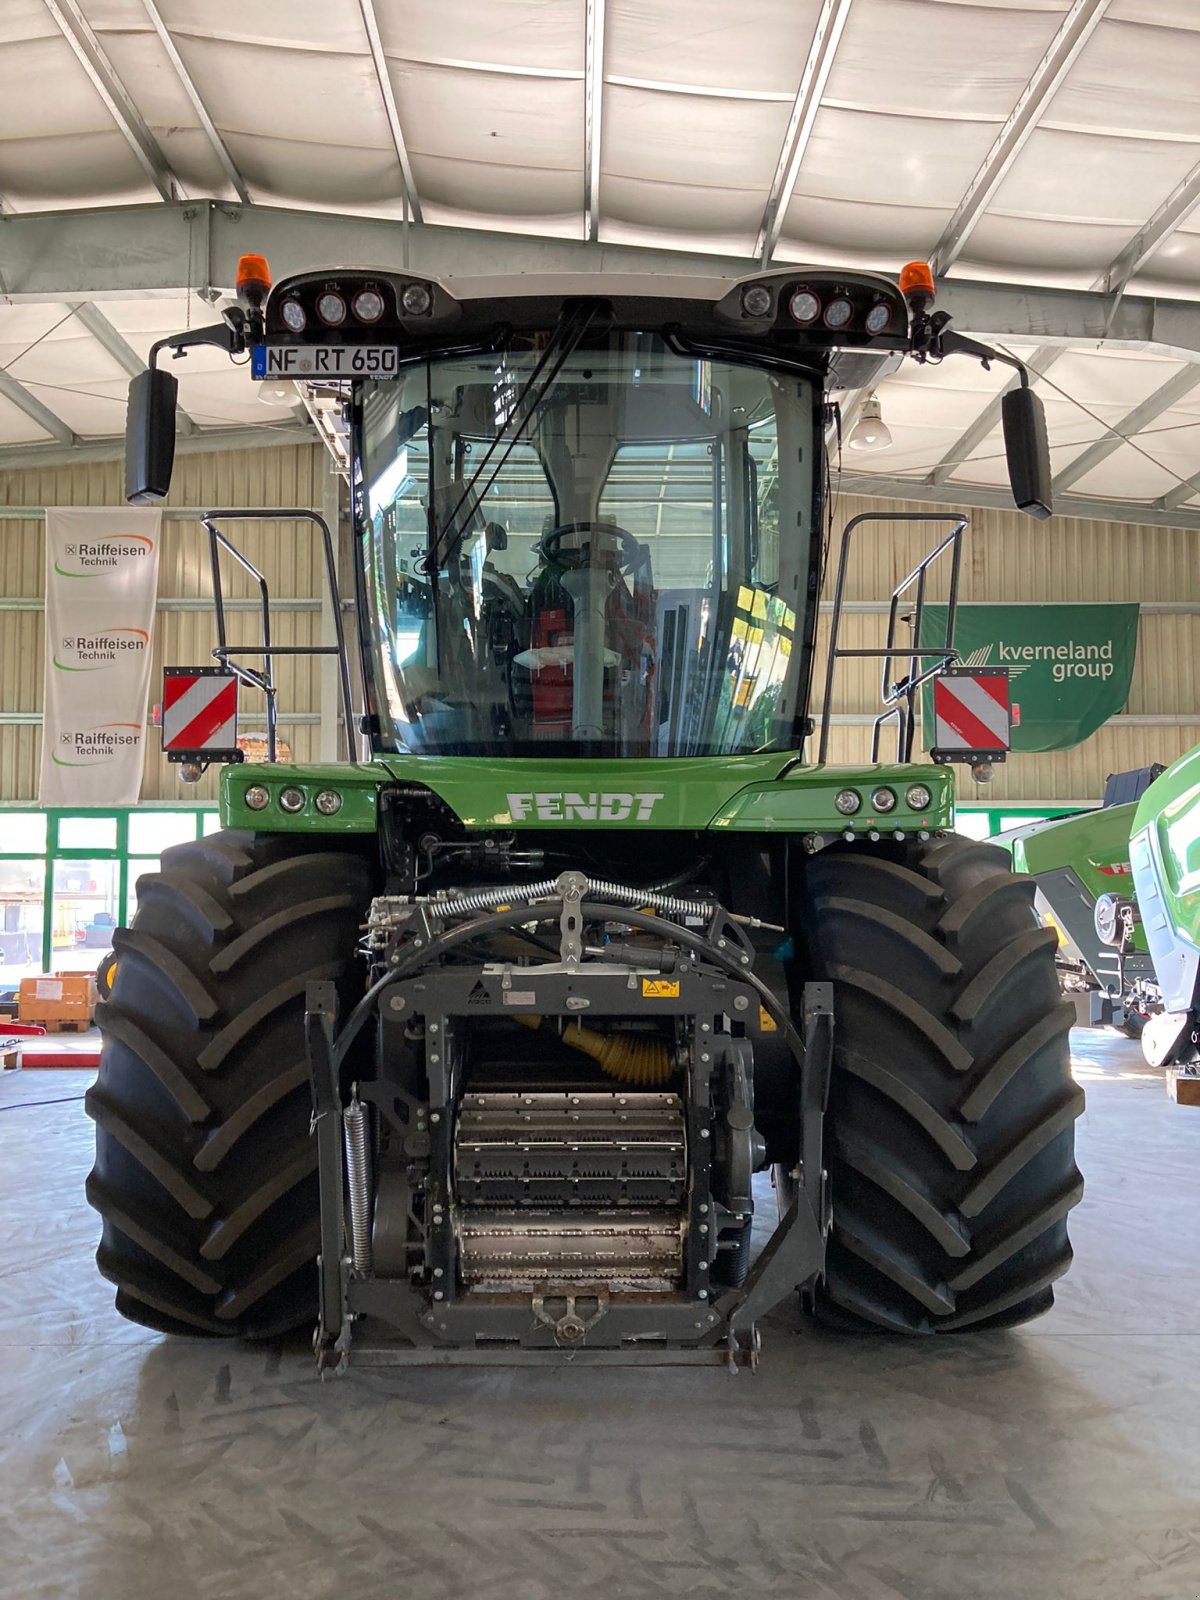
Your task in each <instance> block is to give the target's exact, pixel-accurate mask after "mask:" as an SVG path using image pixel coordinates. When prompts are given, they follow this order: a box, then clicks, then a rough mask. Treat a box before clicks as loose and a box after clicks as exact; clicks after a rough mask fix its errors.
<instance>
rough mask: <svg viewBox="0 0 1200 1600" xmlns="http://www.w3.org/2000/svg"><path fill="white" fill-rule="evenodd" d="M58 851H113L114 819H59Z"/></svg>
mask: <svg viewBox="0 0 1200 1600" xmlns="http://www.w3.org/2000/svg"><path fill="white" fill-rule="evenodd" d="M58 848H59V849H60V850H115V849H116V848H117V819H116V817H93V816H79V817H61V818H60V819H59V824H58Z"/></svg>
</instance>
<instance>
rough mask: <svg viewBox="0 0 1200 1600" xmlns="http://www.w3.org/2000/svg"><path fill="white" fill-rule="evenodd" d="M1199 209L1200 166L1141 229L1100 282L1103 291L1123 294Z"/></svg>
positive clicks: (1177, 186) (1198, 163) (1180, 183)
mask: <svg viewBox="0 0 1200 1600" xmlns="http://www.w3.org/2000/svg"><path fill="white" fill-rule="evenodd" d="M1198 205H1200V162H1197V163H1196V165H1195V166H1194V167H1193V168H1192V170H1191V171H1190V172H1189V173H1188V175H1187V177H1186V178H1183V179H1181V180H1180V182H1179V183H1177V184H1176V186H1175V188H1174V189H1172V191H1171V193H1170V194H1169V195H1168V196H1167V198H1166V199H1165V200H1164V201H1163V203H1162V205H1160V206H1159V208H1158V210H1157V211H1156V212H1155V213H1154V215H1153V216H1152V217H1151V218H1150V220H1149V222H1147V223H1146V225H1145V227H1143V228H1139V229H1138V231H1137V233H1136V234H1135V235H1134V237H1133V238H1132V239H1131V240H1130V241H1129V243H1128V244H1127V245H1126V246H1125V248H1124V250H1122V251H1121V254H1120V255H1119V256H1118V257H1117V259H1116V260H1115V261H1114V262H1113V264H1112V266H1111V267H1109V269H1108V271H1107V272H1106V273H1105V275H1104V277H1103V278H1102V279H1101V287H1102V288H1103V289H1105V290H1106V291H1107V293H1109V294H1121V293H1123V292H1124V289H1125V285H1126V284H1127V283H1128V282H1129V280H1130V279H1131V278H1132V277H1135V276H1136V274H1137V273H1139V272H1140V271H1141V270H1142V268H1143V267H1144V266H1145V264H1146V262H1147V261H1149V259H1150V257H1151V256H1152V255H1153V254H1154V253H1155V251H1156V250H1160V249H1161V248H1162V246H1163V245H1164V244H1166V242H1167V240H1168V239H1169V238H1170V237H1171V235H1172V234H1173V233H1174V232H1175V230H1176V229H1177V228H1178V227H1179V226H1180V225H1181V224H1182V223H1184V222H1186V221H1187V219H1188V217H1189V216H1191V214H1192V212H1193V211H1194V210H1195V209H1196V207H1197V206H1198Z"/></svg>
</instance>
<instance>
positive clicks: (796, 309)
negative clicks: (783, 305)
mask: <svg viewBox="0 0 1200 1600" xmlns="http://www.w3.org/2000/svg"><path fill="white" fill-rule="evenodd" d="M788 310H789V311H790V312H791V314H792V316H793V318H794V319H795V320H796V321H797V322H815V321H816V320H817V318H818V317H819V316H820V315H821V302H820V300H819V299H818V298H817V296H816V295H815V294H814V293H813V292H812V290H811V289H797V290H796V292H795V294H794V295H793V296H792V298H791V300H790V301H789V302H788Z"/></svg>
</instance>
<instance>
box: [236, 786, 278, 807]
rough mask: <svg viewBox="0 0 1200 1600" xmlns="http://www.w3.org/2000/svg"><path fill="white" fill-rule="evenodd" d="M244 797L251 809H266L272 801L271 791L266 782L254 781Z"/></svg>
mask: <svg viewBox="0 0 1200 1600" xmlns="http://www.w3.org/2000/svg"><path fill="white" fill-rule="evenodd" d="M242 799H243V800H244V801H245V802H246V804H247V806H249V808H250V810H251V811H265V810H266V809H267V807H268V806H269V805H270V803H271V791H270V789H268V788H267V786H266V784H265V783H252V784H251V785H250V787H249V788H248V789H247V790H246V792H245V794H244V795H243V796H242Z"/></svg>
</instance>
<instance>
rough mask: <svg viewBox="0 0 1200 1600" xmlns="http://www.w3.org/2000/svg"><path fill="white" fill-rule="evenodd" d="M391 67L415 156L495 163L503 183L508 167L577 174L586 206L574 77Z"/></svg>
mask: <svg viewBox="0 0 1200 1600" xmlns="http://www.w3.org/2000/svg"><path fill="white" fill-rule="evenodd" d="M390 65H391V80H392V86H393V88H394V90H395V94H396V107H397V110H398V111H399V113H400V121H401V125H402V126H403V127H405V128H407V129H409V130H411V131H410V132H409V133H408V135H407V138H406V143H407V145H408V148H409V150H410V152H411V153H412V156H413V158H414V160H415V159H416V158H417V156H419V155H424V156H433V157H435V158H436V159H438V160H441V161H447V162H453V161H469V162H472V163H474V165H475V166H476V167H480V168H484V169H490V170H491V176H492V181H493V182H494V183H495V184H496V185H498V186H499V187H500V188H501V189H502V188H503V186H504V175H505V169H506V168H507V167H510V166H511V167H515V168H520V169H525V170H530V169H533V170H542V171H546V172H551V173H553V172H574V173H578V174H579V177H580V185H581V187H580V202H579V203H580V204H582V172H583V156H582V151H583V98H582V96H581V95H580V92H579V84H578V82H577V81H576V80H574V79H571V78H567V79H563V78H524V77H514V76H510V75H509V74H506V73H491V72H488V73H480V72H469V71H463V70H461V69H457V68H453V67H428V66H411V65H407V64H405V63H397V62H392V63H391V64H390ZM431 198H437V197H436V196H435V195H431Z"/></svg>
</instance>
